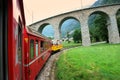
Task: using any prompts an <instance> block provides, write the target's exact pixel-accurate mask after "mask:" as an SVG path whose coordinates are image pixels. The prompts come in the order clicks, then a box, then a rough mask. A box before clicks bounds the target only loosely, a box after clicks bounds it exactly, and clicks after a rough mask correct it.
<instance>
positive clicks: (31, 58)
mask: <svg viewBox="0 0 120 80" xmlns="http://www.w3.org/2000/svg"><path fill="white" fill-rule="evenodd" d="M31 41H33V45H32V46H31ZM31 47H33V51H32V53H31ZM29 51H30V52H29V58H30V60H33V59H34V56H35V54H34V51H35V47H34V39H30V48H29Z"/></svg>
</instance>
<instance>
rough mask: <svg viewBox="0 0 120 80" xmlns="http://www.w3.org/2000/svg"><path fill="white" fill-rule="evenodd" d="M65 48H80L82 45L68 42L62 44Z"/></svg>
mask: <svg viewBox="0 0 120 80" xmlns="http://www.w3.org/2000/svg"><path fill="white" fill-rule="evenodd" d="M62 44H63V48H69V47H74V46H80V45H81V43H74V42H73V41H72V42H70V43H68V42H62Z"/></svg>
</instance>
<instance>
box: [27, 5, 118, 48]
mask: <svg viewBox="0 0 120 80" xmlns="http://www.w3.org/2000/svg"><path fill="white" fill-rule="evenodd" d="M118 10H120V5H119V4H114V5H106V6H99V7H93V8H86V9H82V10H76V11H72V12H67V13H64V14H60V15H57V16H53V17H50V18H47V19H44V20H41V21H38V22H36V23H33V24H31V25H29V27H31V28H34V29H35V30H36V31H38V30H39V31H41V32H42V30H43V28H44V27H45V26H46V25H49V24H50V25H52V26H53V28H54V30H55V35H54V38H55V39H60V28H61V25H62V23H63V22H64V21H65V20H67V19H71V18H73V19H76V20H77V21H79V22H80V24H81V34H82V45H83V46H90V45H91V40H90V34H89V27H88V19H89V17H90V16H91V15H92V14H94V13H99V14H105V15H106V16H107V23H106V24H107V26H108V27H107V29H108V37H109V43H111V44H116V43H120V36H119V31H118V26H117V20H116V14H117V12H118Z"/></svg>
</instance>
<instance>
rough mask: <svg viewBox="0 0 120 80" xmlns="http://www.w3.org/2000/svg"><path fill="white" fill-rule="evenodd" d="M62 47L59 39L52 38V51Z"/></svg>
mask: <svg viewBox="0 0 120 80" xmlns="http://www.w3.org/2000/svg"><path fill="white" fill-rule="evenodd" d="M62 48H63V46H62V42H61V41H60V40H52V52H53V53H54V52H58V51H60V50H61V49H62Z"/></svg>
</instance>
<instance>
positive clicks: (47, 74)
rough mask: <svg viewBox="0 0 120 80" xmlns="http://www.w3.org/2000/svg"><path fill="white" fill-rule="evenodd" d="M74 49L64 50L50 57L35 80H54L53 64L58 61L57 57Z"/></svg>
mask: <svg viewBox="0 0 120 80" xmlns="http://www.w3.org/2000/svg"><path fill="white" fill-rule="evenodd" d="M74 47H77V46H74ZM74 47H69V48H65V49H63V50H61V51H60V52H57V53H55V54H53V55H51V56H50V58H49V59H48V61H47V62H46V64H45V66H44V67H43V69H42V70H41V71H40V73H39V74H38V76H37V78H36V80H55V74H54V70H55V67H56V66H55V62H56V61H57V60H58V59H59V55H60V54H61V53H63V51H65V50H68V49H71V48H74Z"/></svg>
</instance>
